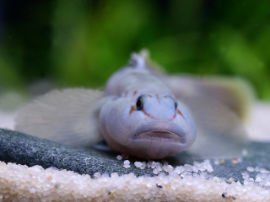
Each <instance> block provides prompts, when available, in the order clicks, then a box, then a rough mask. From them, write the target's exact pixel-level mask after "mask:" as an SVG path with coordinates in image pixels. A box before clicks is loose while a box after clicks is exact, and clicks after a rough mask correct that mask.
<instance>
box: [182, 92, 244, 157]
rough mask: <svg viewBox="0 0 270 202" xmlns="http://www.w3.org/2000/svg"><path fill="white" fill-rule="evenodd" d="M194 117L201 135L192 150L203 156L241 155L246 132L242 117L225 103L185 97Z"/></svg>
mask: <svg viewBox="0 0 270 202" xmlns="http://www.w3.org/2000/svg"><path fill="white" fill-rule="evenodd" d="M182 102H183V103H185V104H186V105H187V106H188V108H189V110H190V111H191V114H192V116H193V118H194V120H195V123H196V125H197V129H198V134H197V139H196V140H195V143H194V144H193V145H192V147H191V149H190V151H191V152H192V153H196V154H198V155H201V156H203V157H222V158H229V157H235V156H239V155H241V152H242V150H243V149H244V148H245V146H246V142H247V134H246V131H245V129H244V127H243V123H242V121H241V120H240V119H239V117H238V116H237V115H236V114H235V113H234V112H233V111H232V110H230V109H229V108H228V107H227V106H226V105H224V104H223V103H220V102H218V101H217V100H215V99H210V98H209V97H204V96H198V97H195V96H194V97H186V98H185V99H183V100H182Z"/></svg>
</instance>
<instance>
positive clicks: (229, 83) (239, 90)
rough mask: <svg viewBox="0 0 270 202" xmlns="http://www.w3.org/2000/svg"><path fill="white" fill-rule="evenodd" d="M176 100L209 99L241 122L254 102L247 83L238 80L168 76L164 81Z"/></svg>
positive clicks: (252, 93)
mask: <svg viewBox="0 0 270 202" xmlns="http://www.w3.org/2000/svg"><path fill="white" fill-rule="evenodd" d="M165 81H166V83H167V85H168V86H169V87H170V88H171V89H172V91H173V92H174V94H175V95H176V97H177V98H178V99H180V100H181V99H182V98H185V97H201V96H203V97H209V98H210V99H215V100H217V101H218V102H220V103H222V104H224V105H226V106H227V107H228V108H229V109H230V110H231V111H233V112H234V113H235V114H236V115H237V116H238V117H239V118H240V119H241V120H245V119H246V118H247V117H248V115H249V112H250V109H251V105H252V104H253V100H254V92H253V89H252V87H251V86H250V85H249V83H248V82H247V81H246V80H244V79H240V78H225V77H204V78H199V77H191V76H168V77H166V79H165Z"/></svg>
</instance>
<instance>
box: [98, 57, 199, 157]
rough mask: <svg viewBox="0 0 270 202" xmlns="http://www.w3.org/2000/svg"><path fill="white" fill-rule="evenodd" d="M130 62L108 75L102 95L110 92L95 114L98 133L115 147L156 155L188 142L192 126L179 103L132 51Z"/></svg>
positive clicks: (192, 137)
mask: <svg viewBox="0 0 270 202" xmlns="http://www.w3.org/2000/svg"><path fill="white" fill-rule="evenodd" d="M131 60H132V61H131V65H129V66H127V67H125V68H123V69H121V70H120V71H118V72H116V73H115V74H114V75H112V77H111V78H110V79H109V81H108V83H107V86H106V88H105V90H104V96H105V97H106V96H113V97H112V99H109V100H107V102H106V103H104V104H103V106H102V107H101V110H100V114H99V124H100V127H99V128H100V133H101V134H102V136H103V137H104V138H105V140H106V142H107V143H108V145H109V146H110V147H111V148H113V149H114V150H116V151H119V152H122V153H126V154H130V155H132V156H136V157H140V158H150V159H160V158H164V157H167V156H172V155H174V154H176V153H178V152H180V151H183V150H185V149H187V148H188V147H190V146H191V144H192V143H193V142H194V140H195V137H196V126H195V123H194V121H193V119H192V117H191V115H190V113H189V112H188V110H187V108H186V107H185V106H184V104H183V103H181V102H180V101H178V100H177V99H176V98H175V96H174V94H173V93H172V91H171V90H170V89H169V88H168V87H167V86H166V84H165V83H164V82H162V80H161V79H159V78H158V77H157V76H155V75H154V74H153V73H152V72H151V70H150V69H149V68H148V67H147V64H146V63H145V60H144V58H143V56H141V55H137V54H134V55H133V57H132V59H131Z"/></svg>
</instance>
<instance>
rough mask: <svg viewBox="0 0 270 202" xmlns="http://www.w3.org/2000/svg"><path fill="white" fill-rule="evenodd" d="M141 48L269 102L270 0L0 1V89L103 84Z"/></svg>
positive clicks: (170, 66)
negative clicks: (247, 88) (238, 81)
mask: <svg viewBox="0 0 270 202" xmlns="http://www.w3.org/2000/svg"><path fill="white" fill-rule="evenodd" d="M142 48H147V49H148V50H149V51H150V54H151V58H152V59H153V60H154V61H156V62H157V63H158V64H160V65H161V66H163V67H164V68H166V70H167V71H168V72H169V73H176V72H180V73H181V72H183V73H191V74H196V75H232V76H235V75H237V76H241V77H243V78H246V79H248V80H249V81H250V82H251V83H252V84H253V85H254V87H255V89H256V91H257V94H258V96H259V98H262V99H265V100H270V68H269V67H270V1H267V0H261V1H254V0H238V1H235V0H223V1H221V0H185V1H182V0H174V1H172V0H171V1H170V0H169V1H161V0H148V1H145V0H136V1H129V0H106V1H97V0H96V1H90V0H68V1H64V0H54V1H53V0H47V1H34V0H31V1H29V0H25V1H21V0H17V1H14V0H2V1H0V91H7V90H16V91H25V90H26V89H28V87H29V85H31V84H33V83H36V82H37V81H48V82H49V83H52V84H53V85H54V86H58V87H67V86H68V87H70V86H84V87H97V86H102V85H104V83H105V81H106V79H107V78H108V77H109V76H110V75H111V74H112V73H113V72H114V71H116V70H117V69H118V68H120V67H121V66H123V65H125V64H126V63H127V61H128V58H129V56H130V53H131V52H132V51H139V50H141V49H142Z"/></svg>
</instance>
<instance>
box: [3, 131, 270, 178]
mask: <svg viewBox="0 0 270 202" xmlns="http://www.w3.org/2000/svg"><path fill="white" fill-rule="evenodd" d="M246 150H247V154H246V155H245V156H243V157H241V158H238V159H226V160H224V161H223V160H214V159H210V162H211V164H212V166H213V168H214V170H213V172H211V175H214V176H217V177H222V178H225V179H229V178H231V177H232V178H234V179H235V180H237V181H240V182H243V175H242V174H243V173H245V172H247V167H252V168H256V167H257V168H264V169H266V170H270V164H269V162H270V156H269V153H270V144H269V143H259V142H250V143H249V144H248V146H247V149H246ZM116 155H117V154H115V153H112V152H104V151H99V150H96V149H94V148H89V149H75V148H71V147H69V146H65V145H62V144H59V143H55V142H52V141H48V140H44V139H39V138H37V137H33V136H30V135H27V134H22V133H19V132H16V131H12V130H6V129H0V160H1V161H4V162H14V163H18V164H23V165H28V166H33V165H40V166H42V167H44V168H48V167H56V168H59V169H66V170H71V171H74V172H77V173H80V174H89V175H91V176H93V175H94V173H96V172H99V173H109V174H110V173H113V172H117V173H119V174H120V175H122V174H127V173H130V172H132V173H134V174H135V175H137V176H141V175H154V174H153V172H152V169H150V168H146V169H139V168H136V167H135V166H134V165H133V164H132V163H131V166H130V168H124V167H123V161H119V160H117V159H116ZM129 160H130V161H131V162H134V161H136V160H137V161H140V160H138V159H129ZM204 160H205V159H202V158H200V157H199V156H195V155H191V154H189V153H187V152H182V153H180V154H179V155H177V156H175V157H173V158H168V159H166V161H168V162H169V164H171V165H173V166H181V165H184V164H192V163H193V162H194V161H198V162H201V161H204ZM256 174H257V171H256V169H255V171H253V172H251V173H249V176H250V177H255V176H256Z"/></svg>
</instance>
